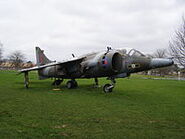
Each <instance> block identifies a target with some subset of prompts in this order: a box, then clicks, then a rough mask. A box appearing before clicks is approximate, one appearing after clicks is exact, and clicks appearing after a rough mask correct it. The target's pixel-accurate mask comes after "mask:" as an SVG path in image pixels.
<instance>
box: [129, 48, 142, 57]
mask: <svg viewBox="0 0 185 139" xmlns="http://www.w3.org/2000/svg"><path fill="white" fill-rule="evenodd" d="M128 55H129V56H144V57H145V55H144V54H142V53H141V52H139V51H138V50H135V49H131V50H130V51H129V52H128Z"/></svg>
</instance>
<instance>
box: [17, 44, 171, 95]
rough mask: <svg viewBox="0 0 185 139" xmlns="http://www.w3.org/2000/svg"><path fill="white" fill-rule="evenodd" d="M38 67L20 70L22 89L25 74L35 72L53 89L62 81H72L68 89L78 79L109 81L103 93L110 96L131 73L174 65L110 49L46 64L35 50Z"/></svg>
mask: <svg viewBox="0 0 185 139" xmlns="http://www.w3.org/2000/svg"><path fill="white" fill-rule="evenodd" d="M73 56H74V55H73ZM36 59H37V66H35V67H33V68H29V69H23V70H21V71H20V72H21V73H25V86H26V87H28V72H29V71H32V70H38V75H39V79H46V78H55V79H58V80H55V81H54V83H53V84H54V85H55V84H57V85H59V84H60V83H61V82H62V81H63V79H71V81H68V82H67V87H68V88H75V87H77V82H76V81H75V79H77V78H95V82H96V85H98V80H97V78H100V77H108V79H110V80H111V81H112V84H106V85H105V86H104V88H103V89H104V92H111V91H112V89H113V88H114V84H115V79H116V78H125V77H128V76H129V75H130V74H131V73H136V72H140V71H145V70H150V69H154V68H160V67H166V66H170V65H172V64H173V61H172V60H171V59H160V58H150V57H146V56H145V55H143V54H142V53H141V52H139V51H137V50H135V49H130V50H129V51H128V50H126V49H110V48H108V49H107V50H106V51H101V52H96V53H91V54H87V55H83V56H81V57H74V58H73V59H70V60H67V61H63V62H54V61H51V60H49V59H48V58H47V57H46V56H45V55H44V52H43V50H41V49H40V48H39V47H36Z"/></svg>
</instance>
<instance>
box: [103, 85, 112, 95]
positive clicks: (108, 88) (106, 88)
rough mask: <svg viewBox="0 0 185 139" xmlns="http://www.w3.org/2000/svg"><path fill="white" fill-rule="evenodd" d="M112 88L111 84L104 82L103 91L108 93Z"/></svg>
mask: <svg viewBox="0 0 185 139" xmlns="http://www.w3.org/2000/svg"><path fill="white" fill-rule="evenodd" d="M113 88H114V86H113V85H111V84H105V85H104V87H103V91H104V92H105V93H110V92H112V90H113Z"/></svg>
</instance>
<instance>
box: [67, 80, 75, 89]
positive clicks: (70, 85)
mask: <svg viewBox="0 0 185 139" xmlns="http://www.w3.org/2000/svg"><path fill="white" fill-rule="evenodd" d="M66 86H67V88H68V89H71V88H73V86H74V83H73V81H68V82H67V84H66Z"/></svg>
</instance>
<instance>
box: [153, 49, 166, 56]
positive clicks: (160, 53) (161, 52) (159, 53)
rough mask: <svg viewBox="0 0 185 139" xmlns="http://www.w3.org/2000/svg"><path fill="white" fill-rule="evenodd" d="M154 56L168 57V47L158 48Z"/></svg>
mask: <svg viewBox="0 0 185 139" xmlns="http://www.w3.org/2000/svg"><path fill="white" fill-rule="evenodd" d="M153 57H155V58H165V57H167V50H166V49H157V50H156V51H155V52H154V54H153Z"/></svg>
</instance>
